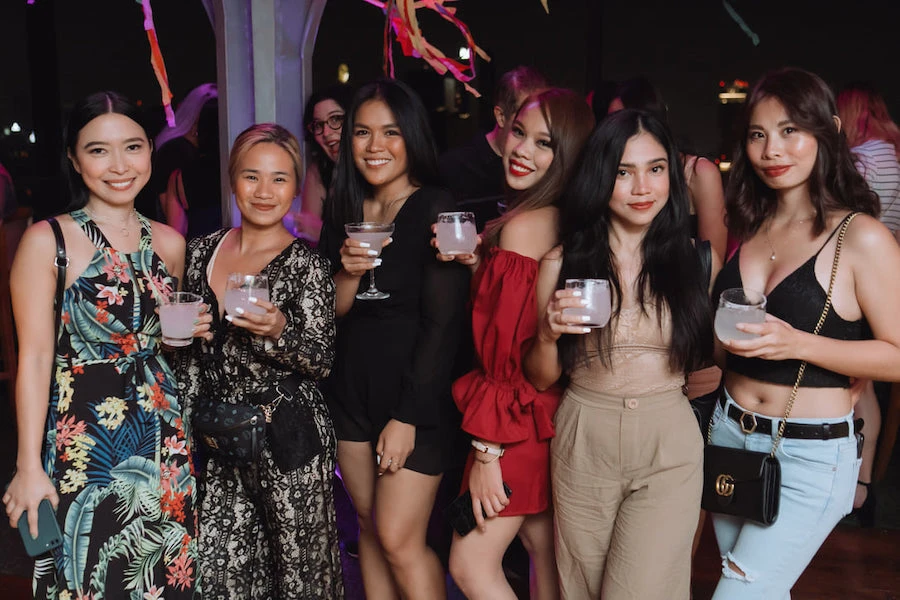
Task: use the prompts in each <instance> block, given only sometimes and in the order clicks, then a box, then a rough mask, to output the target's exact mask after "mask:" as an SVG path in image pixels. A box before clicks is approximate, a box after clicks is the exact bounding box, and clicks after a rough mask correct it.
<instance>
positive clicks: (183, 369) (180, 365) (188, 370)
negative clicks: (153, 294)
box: [172, 236, 215, 423]
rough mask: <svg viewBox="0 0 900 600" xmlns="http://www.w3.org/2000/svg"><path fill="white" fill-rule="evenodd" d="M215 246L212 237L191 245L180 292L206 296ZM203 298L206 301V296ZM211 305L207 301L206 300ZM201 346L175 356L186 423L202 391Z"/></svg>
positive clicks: (178, 350) (197, 343) (197, 344)
mask: <svg viewBox="0 0 900 600" xmlns="http://www.w3.org/2000/svg"><path fill="white" fill-rule="evenodd" d="M214 245H215V241H213V238H212V236H207V237H203V238H196V239H193V240H191V241H190V242H189V243H188V246H187V250H186V252H185V265H184V279H183V281H182V285H181V289H182V291H185V292H193V293H195V294H200V295H203V293H204V285H203V277H204V276H205V273H206V264H207V262H208V261H209V256H210V251H211V248H212V247H213V246H214ZM204 298H206V297H205V296H204ZM206 301H207V302H208V301H209V300H208V299H207V300H206ZM200 345H201V342H200V341H197V340H195V341H194V343H193V344H191V345H190V346H185V347H184V348H178V349H176V350H175V351H174V352H172V366H173V369H174V370H175V372H176V373H177V375H178V376H177V379H178V394H179V397H180V399H181V405H182V406H183V407H184V412H185V415H186V416H185V422H188V423H189V422H190V420H191V416H192V413H193V408H194V405H195V403H196V399H197V397H199V396H200V394H201V391H202V390H203V381H202V377H201V373H202V358H201V356H202V352H201V348H200Z"/></svg>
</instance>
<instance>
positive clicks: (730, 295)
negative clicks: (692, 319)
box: [714, 288, 766, 341]
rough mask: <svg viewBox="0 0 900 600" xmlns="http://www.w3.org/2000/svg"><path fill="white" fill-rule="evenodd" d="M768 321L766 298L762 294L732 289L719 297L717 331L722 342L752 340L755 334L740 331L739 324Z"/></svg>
mask: <svg viewBox="0 0 900 600" xmlns="http://www.w3.org/2000/svg"><path fill="white" fill-rule="evenodd" d="M765 320H766V296H765V294H763V293H761V292H756V291H753V290H748V289H744V288H731V289H727V290H725V291H724V292H722V295H721V296H719V308H718V309H716V320H715V325H714V326H715V330H716V337H717V338H719V339H720V340H723V341H724V340H752V339H753V338H755V337H759V336H758V335H757V334H755V333H747V332H746V331H738V330H737V328H736V327H735V325H737V324H738V323H764V322H765Z"/></svg>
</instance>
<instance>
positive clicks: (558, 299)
mask: <svg viewBox="0 0 900 600" xmlns="http://www.w3.org/2000/svg"><path fill="white" fill-rule="evenodd" d="M587 306H588V301H587V299H585V298H584V297H583V296H582V293H581V291H580V290H575V289H569V288H566V289H563V290H556V291H555V292H553V296H551V297H550V302H549V303H548V304H547V310H546V311H544V315H543V318H542V319H541V321H540V323H539V325H538V336H539V337H540V339H541V340H542V341H545V342H555V341H556V340H558V339H559V338H560V336H561V335H563V334H566V333H568V334H573V335H584V334H585V333H590V332H591V328H590V327H586V326H585V325H584V323H585V321H587V320H589V319H590V317H589V316H587V315H579V314H573V313H571V312H569V313H567V312H565V309H567V308H569V309H584V308H585V307H587Z"/></svg>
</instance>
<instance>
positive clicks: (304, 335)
mask: <svg viewBox="0 0 900 600" xmlns="http://www.w3.org/2000/svg"><path fill="white" fill-rule="evenodd" d="M227 232H228V230H222V231H218V232H216V233H213V234H210V235H208V236H205V237H202V238H197V239H196V240H193V241H191V243H190V244H189V246H188V261H187V267H186V269H185V281H184V286H183V287H184V289H185V290H186V291H191V292H194V293H197V294H200V295H201V296H203V298H204V300H206V301H207V302H208V303H210V304H211V305H212V311H211V312H212V314H213V325H212V329H213V331H214V332H216V336H217V339H216V340H214V342H213V345H214V346H215V345H218V343H219V342H221V352H220V353H219V356H220V358H221V363H222V364H221V370H220V371H219V370H218V369H216V370H217V371H218V372H219V373H221V375H220V376H219V377H217V378H214V379H219V380H220V381H218V382H216V381H215V380H214V381H212V382H211V381H210V379H211V378H210V377H209V375H208V372H207V371H208V369H209V364H208V362H207V361H205V360H204V359H203V354H204V353H207V352H209V351H210V350H211V346H210V344H207V343H206V342H205V341H202V340H197V341H195V342H194V346H193V347H192V348H191V349H190V350H189V351H185V352H183V353H182V357H181V358H182V360H180V361H179V382H180V385H181V391H182V395H183V398H184V401H185V402H186V403H187V405H188V407H189V409H190V408H191V407H193V406H194V405H195V401H196V399H197V398H198V397H199V396H201V395H204V394H205V395H209V394H214V395H215V396H214V397H216V398H218V399H220V400H225V401H232V402H241V401H242V400H244V399H245V398H250V397H252V396H253V395H254V394H258V393H260V392H263V391H265V390H267V389H269V388H270V387H271V386H272V385H273V384H274V382H277V381H280V380H283V379H285V378H286V377H287V376H288V375H291V374H292V373H299V374H301V375H302V376H303V377H304V381H303V383H302V384H301V386H300V389H299V393H298V394H297V395H298V396H299V397H300V401H301V402H303V403H304V404H306V405H307V406H309V407H311V408H312V411H313V415H314V419H315V422H316V425H317V427H318V431H319V437H320V438H321V440H322V443H323V446H324V451H323V452H322V453H321V454H319V455H318V456H316V457H315V458H314V459H312V461H310V462H309V463H307V464H306V465H304V466H302V467H301V468H299V469H296V470H294V471H290V472H287V473H284V472H282V471H281V470H280V469H279V468H278V467H277V466H276V465H275V463H274V462H273V460H272V454H271V452H270V451H269V448H268V446H265V447H264V449H263V452H262V455H261V457H260V460H259V462H258V463H256V464H253V465H250V466H246V467H235V466H232V465H230V464H227V463H224V462H221V461H219V460H217V459H215V458H209V459H208V460H206V462H205V469H204V471H205V477H204V478H203V479H202V480H201V481H202V484H201V492H202V493H201V502H200V523H201V524H200V530H201V534H200V555H201V556H200V571H201V576H202V581H203V593H204V598H227V599H232V598H247V599H252V600H256V599H263V598H303V599H307V598H309V599H313V598H315V599H319V598H336V599H340V598H343V597H344V591H343V582H342V575H341V563H340V555H339V549H338V534H337V527H336V523H335V510H334V495H333V477H334V467H335V450H336V443H335V438H334V430H333V427H332V424H331V419H330V418H329V415H328V410H327V407H326V405H325V402H324V399H323V398H322V395H321V393H320V392H319V389H318V385H317V384H318V383H319V381H321V380H322V379H323V378H325V377H326V376H327V375H328V372H329V371H330V369H331V365H332V361H333V359H334V336H335V329H334V282H333V281H332V279H331V277H330V272H329V269H328V263H327V262H326V261H325V260H323V259H322V258H321V257H320V256H318V255H317V254H316V253H314V252H313V251H312V250H310V249H309V248H308V247H307V246H306V245H305V243H303V242H302V241H300V240H296V241H294V242H293V243H292V244H291V245H289V246H288V247H287V248H285V249H284V251H282V252H281V254H280V255H278V256H277V257H276V258H274V259H273V260H272V262H270V263H269V264H268V265H267V266H266V267H265V268H264V269H263V270H262V273H263V274H265V275H266V276H267V278H268V281H269V295H270V299H271V301H272V303H274V304H275V305H276V306H277V307H278V308H279V309H280V310H281V312H282V313H283V314H284V316H285V318H286V321H287V324H286V325H285V328H284V331H283V332H282V334H281V337H279V338H278V340H277V341H275V342H273V341H272V340H269V339H267V338H263V337H260V336H255V335H252V334H250V333H249V332H248V331H246V330H245V329H242V328H240V327H237V326H234V325H231V324H229V323H228V322H227V321H224V320H221V319H219V316H218V315H219V309H218V303H217V301H216V297H215V295H214V294H213V292H212V290H211V289H210V286H209V277H208V273H209V272H211V271H212V268H211V263H212V262H213V261H214V260H215V254H216V251H217V249H218V247H219V246H220V245H221V242H222V240H223V239H224V237H225V235H226V233H227ZM219 336H222V339H219ZM285 408H286V407H285V404H284V402H282V404H281V405H280V406H279V408H278V411H276V412H275V414H274V417H273V418H278V412H280V411H282V410H284V409H285ZM287 408H289V407H287Z"/></svg>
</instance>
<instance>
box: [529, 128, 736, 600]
mask: <svg viewBox="0 0 900 600" xmlns="http://www.w3.org/2000/svg"><path fill="white" fill-rule="evenodd" d="M584 152H585V155H586V156H584V157H583V159H582V161H581V166H580V167H579V170H578V172H577V173H576V175H575V178H574V180H573V181H572V182H571V183H570V186H569V190H568V192H567V195H566V203H565V204H564V207H563V209H561V234H562V235H561V237H562V240H563V245H562V248H561V249H555V250H554V251H552V252H551V253H550V254H548V255H547V256H546V257H545V258H544V260H543V261H542V265H541V271H540V273H539V278H540V279H539V283H538V297H539V306H541V307H545V308H544V310H543V314H542V318H541V322H540V326H539V330H538V336H537V338H536V340H535V342H534V343H533V345H532V346H531V349H530V351H529V353H528V354H527V356H526V362H525V366H526V374H527V375H528V376H529V379H530V380H531V381H532V383H533V384H534V385H535V387H536V388H537V389H543V387H546V386H549V385H552V384H553V383H554V382H556V381H557V379H558V378H559V377H560V376H561V375H562V374H563V373H567V374H568V375H569V386H568V388H567V390H566V392H565V395H564V396H563V399H562V401H561V403H560V406H559V409H558V410H557V413H556V420H555V427H556V432H557V434H556V438H554V440H553V442H552V446H551V463H550V468H551V476H552V487H553V503H554V509H555V514H556V552H557V565H558V570H559V579H560V585H561V591H562V596H563V598H569V599H586V600H587V599H596V598H604V599H614V600H619V599H634V600H654V599H659V600H672V599H685V600H686V599H687V598H688V597H689V595H690V571H691V541H692V538H693V534H694V530H695V529H696V526H697V518H698V516H699V511H700V490H701V485H702V479H703V473H702V467H701V465H702V453H703V439H702V436H701V435H700V431H699V429H698V428H697V420H696V419H695V417H694V415H693V412H692V411H691V409H690V405H689V404H688V401H687V398H686V397H685V395H684V391H683V389H682V387H683V385H684V381H685V373H686V372H689V371H692V370H695V369H696V368H698V366H700V365H702V364H703V361H704V359H705V358H706V357H708V355H709V354H710V352H711V350H712V331H711V329H712V328H711V322H710V312H709V300H708V296H707V290H706V289H705V287H706V282H705V277H704V275H703V273H702V268H701V267H700V261H699V260H698V256H697V252H696V250H695V249H694V247H693V245H692V243H691V239H690V230H689V227H688V224H687V219H688V214H689V211H688V202H687V193H686V191H685V185H684V179H683V175H682V173H681V169H680V168H678V165H679V163H678V154H677V152H676V151H675V148H674V144H673V143H672V140H671V136H670V135H669V133H668V130H667V129H666V128H665V126H664V125H663V124H662V123H661V122H660V121H659V120H658V119H656V118H655V117H653V116H652V115H650V114H649V113H644V112H640V111H634V110H626V111H621V112H619V113H616V114H615V115H611V116H609V117H607V119H605V120H604V121H603V122H602V123H601V124H600V125H599V126H598V127H597V129H596V130H595V131H594V133H593V135H592V136H591V139H590V140H589V141H588V144H587V146H586V148H585V150H584ZM670 165H671V167H672V168H670ZM717 266H718V265H713V270H715V268H716V267H717ZM576 277H578V278H582V277H589V278H598V279H607V280H608V281H609V289H610V295H611V297H612V301H611V305H612V306H611V319H610V320H609V323H608V324H607V325H606V326H605V327H602V328H599V329H590V328H587V327H585V325H584V324H585V322H586V320H582V318H581V317H579V316H577V315H572V314H566V313H570V312H571V311H566V310H564V309H567V308H568V309H572V308H585V298H584V297H582V296H579V295H577V293H576V292H575V291H574V290H571V289H560V290H556V291H554V289H555V288H559V287H563V284H564V283H565V281H566V279H569V278H576ZM591 322H592V323H593V321H591ZM588 333H590V335H584V334H588Z"/></svg>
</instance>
